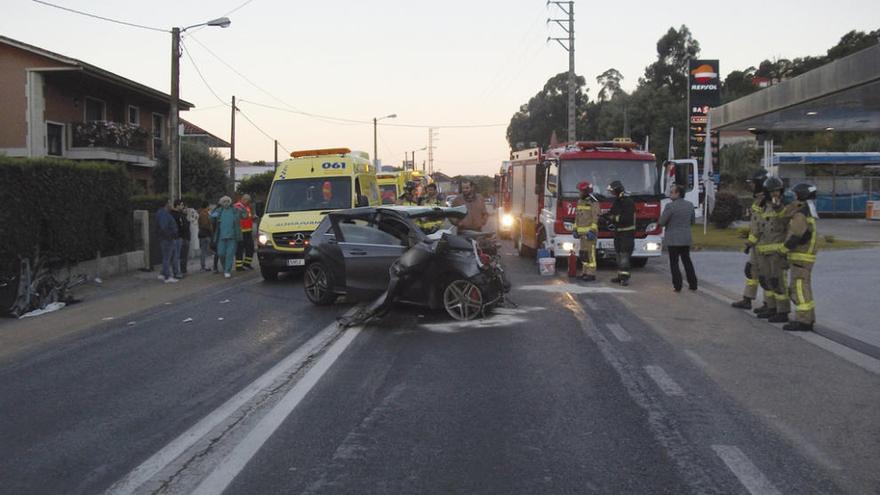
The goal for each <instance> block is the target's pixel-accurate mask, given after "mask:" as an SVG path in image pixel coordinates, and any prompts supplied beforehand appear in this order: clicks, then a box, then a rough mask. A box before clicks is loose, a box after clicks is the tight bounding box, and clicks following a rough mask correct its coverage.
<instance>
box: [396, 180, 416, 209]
mask: <svg viewBox="0 0 880 495" xmlns="http://www.w3.org/2000/svg"><path fill="white" fill-rule="evenodd" d="M415 190H416V183H415V182H412V181H410V182H407V183H406V185H404V186H403V194H401V195H400V197H399V198H397V204H398V205H401V206H418V204H419V202H418V201H417V200H416V197H415Z"/></svg>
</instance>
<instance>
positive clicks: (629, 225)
mask: <svg viewBox="0 0 880 495" xmlns="http://www.w3.org/2000/svg"><path fill="white" fill-rule="evenodd" d="M608 193H609V194H611V195H612V196H613V197H614V203H612V204H611V211H609V212H608V213H605V214H604V215H603V218H604V219H605V221H606V222H608V223H609V224H610V225H613V226H614V252H615V253H617V276H616V277H614V278H612V279H611V282H612V283H615V284H620V285H629V278H630V271H629V270H630V265H631V263H630V259H631V258H632V252H633V249H635V247H636V205H635V203H633V200H632V199H630V198H629V197H628V196H626V191H625V190H624V187H623V183H621V182H620V181H619V180H616V181H614V182H612V183H611V184H609V185H608Z"/></svg>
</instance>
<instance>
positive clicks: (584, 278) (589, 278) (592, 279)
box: [581, 273, 596, 282]
mask: <svg viewBox="0 0 880 495" xmlns="http://www.w3.org/2000/svg"><path fill="white" fill-rule="evenodd" d="M581 280H582V281H583V282H595V281H596V276H595V275H590V274H588V273H584V274H583V275H581Z"/></svg>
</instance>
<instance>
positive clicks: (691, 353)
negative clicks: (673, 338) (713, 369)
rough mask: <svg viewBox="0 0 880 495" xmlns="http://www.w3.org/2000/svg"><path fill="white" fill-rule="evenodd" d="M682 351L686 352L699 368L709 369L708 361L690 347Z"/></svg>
mask: <svg viewBox="0 0 880 495" xmlns="http://www.w3.org/2000/svg"><path fill="white" fill-rule="evenodd" d="M684 353H685V354H687V356H688V357H689V358H691V361H693V362H695V363H697V366H699V367H700V368H703V369H709V363H707V362H706V360H705V359H703V357H702V356H700V355H699V354H697V353H696V352H694V351H692V350H690V349H685V350H684Z"/></svg>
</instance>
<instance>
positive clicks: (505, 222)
mask: <svg viewBox="0 0 880 495" xmlns="http://www.w3.org/2000/svg"><path fill="white" fill-rule="evenodd" d="M501 226H502V227H513V215H511V214H510V213H505V214H504V215H501Z"/></svg>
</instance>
